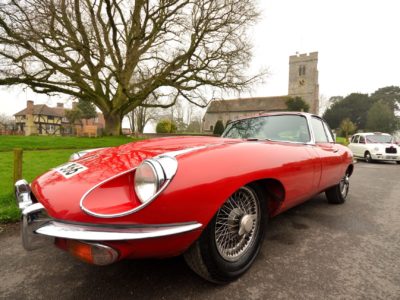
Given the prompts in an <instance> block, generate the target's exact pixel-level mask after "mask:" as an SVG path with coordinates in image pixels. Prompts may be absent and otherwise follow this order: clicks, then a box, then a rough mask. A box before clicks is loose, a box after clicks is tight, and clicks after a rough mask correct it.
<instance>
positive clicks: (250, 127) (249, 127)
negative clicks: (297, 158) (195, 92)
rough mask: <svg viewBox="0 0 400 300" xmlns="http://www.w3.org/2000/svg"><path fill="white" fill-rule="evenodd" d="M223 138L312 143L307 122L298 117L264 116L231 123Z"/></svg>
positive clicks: (303, 118)
mask: <svg viewBox="0 0 400 300" xmlns="http://www.w3.org/2000/svg"><path fill="white" fill-rule="evenodd" d="M222 137H225V138H233V139H260V140H265V139H267V140H273V141H287V142H299V143H306V142H309V141H310V133H309V131H308V126H307V120H306V118H305V117H304V116H298V115H277V116H262V117H255V118H250V119H244V120H240V121H236V122H233V123H230V124H229V125H228V126H227V127H226V129H225V131H224V133H223V134H222Z"/></svg>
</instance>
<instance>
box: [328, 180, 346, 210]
mask: <svg viewBox="0 0 400 300" xmlns="http://www.w3.org/2000/svg"><path fill="white" fill-rule="evenodd" d="M349 189H350V181H349V175H348V174H346V175H345V176H344V177H343V178H342V179H341V180H340V182H339V184H337V185H335V186H333V187H331V188H329V189H327V190H326V191H325V194H326V198H328V202H329V203H332V204H343V203H344V202H345V201H346V198H347V194H348V193H349Z"/></svg>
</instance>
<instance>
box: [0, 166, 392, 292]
mask: <svg viewBox="0 0 400 300" xmlns="http://www.w3.org/2000/svg"><path fill="white" fill-rule="evenodd" d="M17 225H18V224H17ZM17 225H7V226H2V227H1V229H0V230H1V231H2V232H1V233H0V253H1V255H0V268H1V269H0V298H5V299H118V298H132V299H229V300H233V299H400V166H399V165H395V164H387V163H381V164H366V163H363V162H361V163H358V164H357V165H356V168H355V172H354V175H353V177H352V178H351V192H350V195H349V198H348V202H347V203H346V204H345V205H333V206H332V205H328V204H327V203H326V200H325V197H324V196H323V195H320V196H318V197H316V198H315V199H312V200H311V201H309V202H307V203H305V204H303V205H301V206H299V207H296V208H294V209H292V210H290V211H288V212H286V213H284V214H282V215H280V216H278V217H276V218H274V219H273V220H271V222H270V223H269V229H268V234H267V237H266V240H265V242H264V244H263V247H262V251H261V253H260V256H259V257H258V259H257V260H256V262H255V264H254V265H253V267H252V268H251V269H250V271H249V272H247V273H246V274H245V275H244V276H243V277H242V278H240V279H239V280H237V281H236V282H234V283H232V284H230V285H226V286H215V285H212V284H209V283H207V282H205V281H203V280H202V279H200V278H198V277H197V276H196V275H194V274H193V273H192V272H191V271H190V270H189V269H188V267H186V265H185V263H184V261H183V259H182V258H174V259H168V260H161V261H159V260H144V261H123V262H119V263H117V264H115V265H112V266H108V267H93V266H89V265H86V264H83V263H80V262H79V261H76V260H75V259H73V258H71V257H70V256H68V255H67V254H65V253H63V252H62V251H59V250H57V249H53V248H49V249H45V250H42V251H35V252H30V253H27V252H25V251H24V250H23V249H22V247H21V245H20V241H19V236H18V234H19V233H18V226H17Z"/></svg>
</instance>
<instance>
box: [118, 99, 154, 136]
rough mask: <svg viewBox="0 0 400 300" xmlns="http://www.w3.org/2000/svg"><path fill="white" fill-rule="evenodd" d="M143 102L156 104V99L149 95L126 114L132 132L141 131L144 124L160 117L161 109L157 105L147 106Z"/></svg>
mask: <svg viewBox="0 0 400 300" xmlns="http://www.w3.org/2000/svg"><path fill="white" fill-rule="evenodd" d="M144 104H152V105H156V104H157V99H155V98H154V97H152V96H150V97H149V98H147V99H146V100H145V101H144V102H143V103H142V105H141V106H137V107H135V108H134V109H133V110H132V111H131V112H129V113H128V114H127V115H126V116H127V117H128V120H129V125H130V128H131V131H132V132H134V133H143V131H144V128H145V126H146V125H147V123H148V122H150V121H152V120H157V119H159V117H160V114H161V111H160V110H161V109H160V108H159V107H148V106H144Z"/></svg>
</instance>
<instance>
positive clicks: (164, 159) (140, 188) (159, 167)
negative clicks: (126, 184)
mask: <svg viewBox="0 0 400 300" xmlns="http://www.w3.org/2000/svg"><path fill="white" fill-rule="evenodd" d="M177 168H178V162H177V160H176V158H175V157H171V156H157V157H155V158H152V159H146V160H144V161H143V162H142V163H141V164H140V165H139V166H138V167H137V169H136V172H135V180H134V185H135V186H134V188H135V192H136V195H137V196H138V198H139V200H140V202H141V203H142V204H147V203H149V202H150V201H152V200H153V199H155V198H156V197H157V196H158V195H159V194H160V193H161V192H162V191H163V190H164V189H165V188H166V187H167V185H168V184H169V182H170V181H171V179H172V178H173V176H174V175H175V173H176V170H177Z"/></svg>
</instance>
